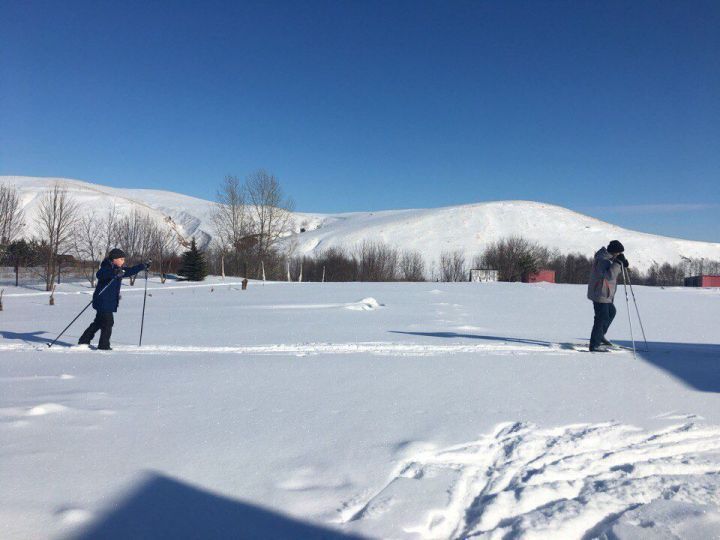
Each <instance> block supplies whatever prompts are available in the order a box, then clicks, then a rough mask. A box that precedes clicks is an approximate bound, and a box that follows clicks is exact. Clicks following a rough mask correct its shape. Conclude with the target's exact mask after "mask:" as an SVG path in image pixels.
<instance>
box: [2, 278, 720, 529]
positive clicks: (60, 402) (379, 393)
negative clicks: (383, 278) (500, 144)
mask: <svg viewBox="0 0 720 540" xmlns="http://www.w3.org/2000/svg"><path fill="white" fill-rule="evenodd" d="M149 289H150V294H151V296H150V297H149V298H148V304H147V318H146V325H145V334H144V338H143V341H144V342H143V346H142V348H138V347H137V338H138V334H139V325H140V312H141V306H142V281H138V282H137V283H136V285H135V287H129V286H127V285H126V286H125V287H124V288H123V299H122V302H121V308H120V312H119V314H118V315H117V318H116V326H115V332H114V336H113V345H114V348H115V350H114V351H113V352H99V351H93V350H84V349H78V348H71V347H70V345H71V344H73V343H74V342H75V341H76V340H77V338H78V336H79V334H80V332H81V331H82V330H83V329H84V327H85V326H86V325H87V324H88V323H89V322H90V320H91V318H92V312H91V311H88V312H86V313H85V314H84V315H83V317H82V318H81V319H80V320H79V321H78V322H77V323H76V324H75V326H73V327H72V328H71V329H70V331H69V332H68V334H67V335H66V336H64V337H63V338H62V339H61V342H60V343H59V344H58V345H57V346H56V347H53V348H52V349H49V350H48V348H47V347H46V346H45V343H46V341H47V340H48V339H49V338H50V339H51V338H52V337H54V336H55V335H56V334H57V332H59V331H60V330H61V329H62V328H63V327H64V326H65V325H66V324H67V323H68V322H69V321H70V320H71V319H72V318H73V317H74V316H75V315H76V314H77V312H79V311H80V309H82V307H83V306H84V305H85V304H86V303H87V302H88V301H89V296H88V293H89V291H88V289H87V288H86V286H85V285H81V284H75V285H63V286H62V287H61V290H60V291H59V292H57V293H56V302H57V304H56V305H55V306H49V305H48V301H47V300H48V299H47V293H43V292H40V291H33V290H29V289H15V288H12V287H6V291H5V296H4V298H3V300H4V304H5V310H4V311H3V312H0V538H3V539H15V538H18V539H20V538H223V537H232V538H347V537H371V538H433V539H435V538H438V539H439V538H466V537H472V538H553V539H557V538H563V539H565V538H577V539H585V538H595V537H601V538H625V539H632V538H717V537H718V535H720V332H719V331H718V320H719V317H720V290H710V289H706V290H701V289H651V288H643V287H637V288H636V291H635V292H636V295H637V299H638V303H639V305H640V308H641V310H642V314H643V316H644V318H643V322H644V323H645V329H646V331H647V333H648V340H649V341H650V344H649V345H650V351H649V352H643V353H640V354H638V357H637V359H634V358H633V355H632V353H631V352H627V351H620V352H614V353H611V354H606V355H592V354H589V353H586V352H580V351H578V350H575V349H574V348H573V345H574V344H579V343H584V342H586V341H587V339H588V335H589V330H590V326H591V324H592V305H591V304H590V302H588V301H587V300H585V298H584V296H585V288H584V287H582V286H572V285H550V284H536V285H526V284H503V283H495V284H469V283H458V284H438V283H418V284H409V283H397V284H384V283H377V284H370V283H362V284H360V283H351V284H330V283H326V284H317V283H315V284H310V283H267V284H265V285H262V284H259V283H255V282H253V283H251V284H250V288H249V290H247V291H241V290H240V286H239V284H238V283H235V282H231V281H229V280H228V281H226V282H224V283H221V282H219V280H217V279H213V280H210V281H208V282H205V283H203V284H200V285H188V284H178V283H173V284H171V283H169V282H168V283H167V284H165V285H161V284H160V283H158V282H156V281H154V280H153V281H151V283H150V285H149ZM621 296H622V297H621ZM617 306H618V308H619V309H618V317H617V319H616V321H615V324H614V325H613V328H612V329H611V331H610V334H609V337H611V338H613V339H616V340H618V341H620V342H622V343H623V344H628V343H629V338H630V334H629V331H628V319H627V312H626V310H625V300H624V295H623V294H622V291H620V295H619V296H618V299H617ZM638 334H639V331H638V329H637V326H635V337H636V338H637V337H638Z"/></svg>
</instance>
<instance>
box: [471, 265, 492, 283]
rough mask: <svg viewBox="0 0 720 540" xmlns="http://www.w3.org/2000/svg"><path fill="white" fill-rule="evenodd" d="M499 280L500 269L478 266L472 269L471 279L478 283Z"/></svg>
mask: <svg viewBox="0 0 720 540" xmlns="http://www.w3.org/2000/svg"><path fill="white" fill-rule="evenodd" d="M497 280H498V271H497V270H489V269H487V268H476V269H473V270H470V281H473V282H476V283H489V282H491V281H497Z"/></svg>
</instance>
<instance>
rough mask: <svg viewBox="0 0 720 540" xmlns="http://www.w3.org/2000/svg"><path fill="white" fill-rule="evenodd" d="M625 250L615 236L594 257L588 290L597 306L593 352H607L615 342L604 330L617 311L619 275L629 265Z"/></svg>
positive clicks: (591, 342) (593, 332)
mask: <svg viewBox="0 0 720 540" xmlns="http://www.w3.org/2000/svg"><path fill="white" fill-rule="evenodd" d="M624 251H625V247H624V246H623V245H622V244H621V243H620V242H619V241H617V240H613V241H612V242H610V243H609V244H608V247H607V248H601V249H600V250H599V251H598V252H597V253H596V254H595V259H594V260H593V266H592V270H591V272H590V280H589V282H588V292H587V297H588V299H590V300H592V302H593V308H594V310H595V320H594V323H593V329H592V334H591V336H590V351H591V352H608V349H607V347H608V346H612V343H610V342H609V341H608V340H607V338H605V334H606V333H607V331H608V328H610V325H611V324H612V321H613V319H614V318H615V313H616V312H617V310H616V309H615V306H614V305H613V301H614V300H615V291H616V290H617V278H618V276H619V275H620V272H621V271H622V267H623V266H625V268H627V267H628V266H629V264H628V261H627V259H626V258H625V255H624V254H623V252H624Z"/></svg>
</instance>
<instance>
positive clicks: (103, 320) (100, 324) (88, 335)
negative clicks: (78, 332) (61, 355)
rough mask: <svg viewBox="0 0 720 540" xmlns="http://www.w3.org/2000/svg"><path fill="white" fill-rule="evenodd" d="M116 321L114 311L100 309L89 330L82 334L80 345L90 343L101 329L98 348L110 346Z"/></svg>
mask: <svg viewBox="0 0 720 540" xmlns="http://www.w3.org/2000/svg"><path fill="white" fill-rule="evenodd" d="M114 323H115V318H114V317H113V314H112V311H98V312H97V314H96V315H95V320H94V321H93V322H91V323H90V326H88V327H87V330H85V331H84V332H83V335H82V336H80V341H78V343H79V344H80V345H89V344H90V342H91V341H92V338H94V337H95V333H96V332H97V331H98V330H100V342H99V343H98V349H108V348H110V336H111V335H112V327H113V324H114Z"/></svg>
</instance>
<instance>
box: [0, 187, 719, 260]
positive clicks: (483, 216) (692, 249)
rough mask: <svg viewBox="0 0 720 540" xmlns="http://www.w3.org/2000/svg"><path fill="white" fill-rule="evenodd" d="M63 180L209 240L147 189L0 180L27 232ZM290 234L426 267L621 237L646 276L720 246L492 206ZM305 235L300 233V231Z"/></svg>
mask: <svg viewBox="0 0 720 540" xmlns="http://www.w3.org/2000/svg"><path fill="white" fill-rule="evenodd" d="M55 182H62V183H63V184H64V185H65V186H66V187H67V189H68V190H69V191H70V195H71V196H72V197H73V198H74V199H75V200H77V201H78V202H79V203H80V205H81V207H82V208H88V209H92V211H94V212H102V210H103V208H109V207H110V206H111V205H112V204H114V205H115V207H116V209H117V210H118V212H119V214H120V215H123V214H126V213H129V212H130V211H132V209H133V208H136V209H139V210H142V211H145V212H147V213H148V214H149V215H150V216H151V217H152V218H153V219H154V220H156V222H158V223H164V224H165V225H166V226H168V227H171V228H172V229H173V230H174V231H175V232H176V234H177V235H178V238H179V240H180V241H181V242H189V240H190V238H193V237H194V238H195V240H196V241H197V243H198V245H199V246H200V247H206V246H208V245H210V243H211V242H212V239H213V236H214V235H215V230H214V227H213V223H212V219H211V213H212V204H213V203H212V202H211V201H207V200H204V199H199V198H196V197H190V196H187V195H182V194H179V193H174V192H170V191H161V190H151V189H120V188H112V187H107V186H102V185H99V184H94V183H90V182H83V181H80V180H73V179H66V178H37V177H26V176H0V183H3V184H9V185H15V186H16V187H17V188H18V190H19V191H20V194H21V198H22V204H23V208H24V210H25V214H26V222H27V224H28V227H29V228H31V227H32V226H33V222H34V217H35V216H36V214H37V208H38V203H39V200H40V196H41V194H42V192H43V191H44V190H46V189H47V188H49V187H51V186H52V185H53V184H54V183H55ZM293 217H294V232H293V234H292V235H291V236H289V237H288V238H287V239H286V240H285V244H286V248H287V249H288V250H289V251H291V252H292V253H293V254H295V255H303V254H304V255H313V254H317V253H319V252H321V251H322V250H324V249H327V248H330V247H340V248H345V249H353V248H355V247H356V246H358V245H359V244H361V243H362V242H363V241H366V240H372V241H383V242H386V243H388V244H390V245H392V246H395V247H397V248H400V249H403V250H416V251H419V252H420V253H422V255H423V257H424V258H425V260H426V262H427V264H428V265H432V264H434V263H436V261H438V260H439V258H440V254H441V253H442V252H443V251H448V250H449V251H454V250H461V251H463V252H464V253H465V257H466V260H467V262H468V263H470V261H472V258H473V257H474V256H475V255H476V254H478V253H479V252H481V251H482V250H483V249H484V248H485V247H486V246H487V245H488V244H490V243H492V242H496V241H498V240H500V239H502V238H507V237H509V236H523V237H524V238H526V239H528V240H531V241H534V242H537V243H539V244H541V245H543V246H545V247H548V248H551V249H558V250H559V251H560V252H562V253H582V254H585V255H591V254H592V253H594V251H595V250H597V249H598V248H599V247H600V246H603V245H607V243H608V241H609V240H612V239H619V240H621V241H622V242H623V244H624V245H625V248H626V253H627V255H628V258H629V259H630V261H631V264H633V265H634V266H636V267H637V268H639V269H641V270H646V269H647V268H649V267H650V265H652V264H653V263H654V262H657V263H659V264H662V263H664V262H670V263H673V264H675V263H678V262H680V261H681V260H682V259H683V258H705V259H709V260H720V243H710V242H698V241H692V240H682V239H677V238H669V237H664V236H658V235H652V234H647V233H642V232H637V231H631V230H628V229H624V228H622V227H618V226H616V225H613V224H610V223H606V222H604V221H601V220H599V219H596V218H593V217H590V216H586V215H583V214H580V213H577V212H574V211H572V210H568V209H566V208H563V207H560V206H555V205H552V204H546V203H540V202H532V201H497V202H485V203H474V204H467V205H462V206H450V207H444V208H431V209H413V210H384V211H379V212H352V213H341V214H311V213H300V212H296V213H294V214H293ZM301 231H304V232H301Z"/></svg>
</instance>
